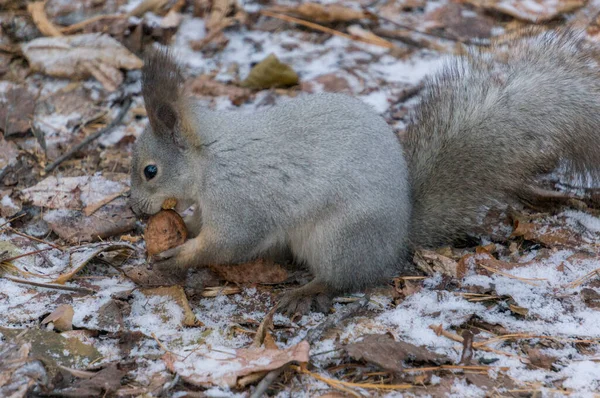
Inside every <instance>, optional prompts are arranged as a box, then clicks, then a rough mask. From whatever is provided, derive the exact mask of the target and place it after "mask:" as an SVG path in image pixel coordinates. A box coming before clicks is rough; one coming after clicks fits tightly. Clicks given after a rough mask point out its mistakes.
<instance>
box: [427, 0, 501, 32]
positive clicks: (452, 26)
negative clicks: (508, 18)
mask: <svg viewBox="0 0 600 398" xmlns="http://www.w3.org/2000/svg"><path fill="white" fill-rule="evenodd" d="M425 19H426V26H427V31H432V30H434V29H444V32H445V33H446V34H448V35H449V36H451V37H453V38H455V39H457V40H463V41H466V40H470V39H477V38H489V37H491V36H492V32H493V30H494V28H495V27H496V26H498V20H497V19H495V18H492V17H490V16H488V15H485V14H484V13H483V12H481V11H479V12H478V11H476V10H475V11H474V10H470V9H469V8H467V7H465V5H463V4H458V3H456V2H450V3H448V4H446V5H443V6H441V7H435V8H434V9H433V10H432V11H431V12H429V13H427V15H426V17H425Z"/></svg>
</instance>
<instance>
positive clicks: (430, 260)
mask: <svg viewBox="0 0 600 398" xmlns="http://www.w3.org/2000/svg"><path fill="white" fill-rule="evenodd" d="M413 261H414V262H415V264H416V266H417V267H418V268H419V269H420V270H422V271H423V272H425V273H426V274H428V275H434V274H436V273H442V274H443V275H448V276H450V277H452V278H456V277H457V276H458V273H457V266H458V263H457V262H456V261H454V260H453V259H451V258H449V257H446V256H442V255H441V254H438V253H436V252H434V251H432V250H425V249H419V250H417V251H416V252H415V256H414V259H413Z"/></svg>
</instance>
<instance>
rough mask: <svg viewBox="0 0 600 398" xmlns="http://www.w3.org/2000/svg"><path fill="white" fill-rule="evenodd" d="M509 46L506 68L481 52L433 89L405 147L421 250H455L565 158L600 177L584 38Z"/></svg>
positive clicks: (558, 35)
mask: <svg viewBox="0 0 600 398" xmlns="http://www.w3.org/2000/svg"><path fill="white" fill-rule="evenodd" d="M507 48H508V53H507V54H508V58H507V64H506V65H503V66H498V64H497V63H495V62H492V57H491V55H490V53H486V54H478V53H471V54H469V56H467V57H463V58H456V59H453V60H452V61H450V62H449V63H448V65H447V66H446V67H445V68H444V70H443V72H442V73H441V74H439V75H438V76H436V77H434V78H432V79H429V80H428V82H427V84H426V93H425V95H424V98H423V100H422V103H421V105H420V106H419V107H418V109H417V111H416V113H415V117H414V120H413V122H412V123H411V125H410V126H409V128H408V131H407V141H406V143H405V153H406V155H407V160H408V164H409V169H410V173H411V188H412V208H413V216H412V219H411V233H410V241H411V244H412V245H413V246H414V247H419V246H421V247H422V246H436V245H440V244H445V243H449V242H451V241H452V240H453V239H455V238H457V237H459V236H460V235H461V234H463V233H465V232H467V231H468V230H469V228H470V227H472V226H473V225H475V224H476V223H477V219H478V217H479V215H481V213H482V211H485V209H486V208H487V207H489V206H493V205H494V204H495V203H497V202H498V201H506V200H511V199H514V198H527V196H529V195H530V194H532V193H533V188H532V187H533V178H534V177H535V176H536V175H538V174H539V173H540V172H547V171H551V170H552V169H553V168H554V167H555V166H556V165H557V161H558V160H559V159H561V158H562V159H564V160H567V161H569V162H570V164H571V165H572V166H573V167H572V171H573V172H577V171H582V170H587V171H590V172H594V173H597V172H598V170H599V166H600V139H599V138H600V75H599V69H598V67H597V65H596V63H595V62H594V61H593V59H592V58H591V55H590V54H591V49H590V48H588V45H587V44H586V43H585V42H584V40H583V35H582V34H581V33H579V32H577V31H571V30H567V31H559V32H556V31H554V32H547V33H544V34H542V35H538V36H536V37H533V38H529V39H527V40H523V41H513V42H510V43H508V44H507ZM499 50H500V49H496V50H492V52H491V54H498V53H499V52H500V51H499Z"/></svg>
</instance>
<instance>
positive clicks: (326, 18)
mask: <svg viewBox="0 0 600 398" xmlns="http://www.w3.org/2000/svg"><path fill="white" fill-rule="evenodd" d="M282 10H283V11H287V12H291V13H293V14H296V15H297V16H299V17H301V18H305V19H310V20H312V21H315V22H319V23H333V22H350V21H357V20H359V19H364V18H367V14H365V12H364V11H362V10H355V9H352V8H349V7H345V6H342V5H340V4H318V3H308V2H307V3H305V2H302V3H301V4H300V5H299V6H297V7H285V8H283V7H282Z"/></svg>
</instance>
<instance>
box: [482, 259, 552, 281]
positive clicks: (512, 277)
mask: <svg viewBox="0 0 600 398" xmlns="http://www.w3.org/2000/svg"><path fill="white" fill-rule="evenodd" d="M477 265H479V266H480V267H481V268H483V269H485V270H487V271H489V272H491V273H493V274H498V275H502V276H505V277H507V278H510V279H516V280H518V281H521V282H523V283H527V284H528V285H531V286H539V285H538V284H537V283H534V282H531V281H545V280H547V279H544V278H522V277H519V276H515V275H511V274H509V273H506V272H503V271H500V270H499V269H497V268H494V267H490V266H487V265H483V264H477Z"/></svg>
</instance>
